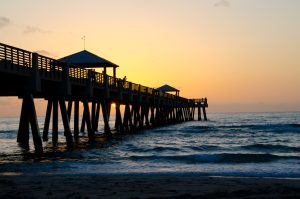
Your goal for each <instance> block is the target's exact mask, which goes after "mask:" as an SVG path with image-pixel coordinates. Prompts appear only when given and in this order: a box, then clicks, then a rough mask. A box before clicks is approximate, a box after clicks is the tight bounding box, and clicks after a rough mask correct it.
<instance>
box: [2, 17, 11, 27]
mask: <svg viewBox="0 0 300 199" xmlns="http://www.w3.org/2000/svg"><path fill="white" fill-rule="evenodd" d="M9 24H10V20H9V18H7V17H0V28H3V27H5V26H7V25H9Z"/></svg>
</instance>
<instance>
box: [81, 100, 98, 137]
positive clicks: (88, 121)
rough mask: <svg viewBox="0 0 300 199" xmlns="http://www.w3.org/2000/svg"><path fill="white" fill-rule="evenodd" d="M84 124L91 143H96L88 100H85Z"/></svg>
mask: <svg viewBox="0 0 300 199" xmlns="http://www.w3.org/2000/svg"><path fill="white" fill-rule="evenodd" d="M83 107H84V110H83V123H86V127H87V130H88V137H89V141H90V142H91V141H94V139H95V132H94V131H93V129H92V124H91V117H90V109H89V104H88V100H87V99H85V100H83Z"/></svg>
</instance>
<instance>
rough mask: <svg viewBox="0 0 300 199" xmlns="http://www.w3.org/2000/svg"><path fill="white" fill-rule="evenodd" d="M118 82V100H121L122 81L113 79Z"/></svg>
mask: <svg viewBox="0 0 300 199" xmlns="http://www.w3.org/2000/svg"><path fill="white" fill-rule="evenodd" d="M115 80H117V81H118V92H119V100H122V99H123V87H124V85H123V83H124V82H123V80H122V79H115Z"/></svg>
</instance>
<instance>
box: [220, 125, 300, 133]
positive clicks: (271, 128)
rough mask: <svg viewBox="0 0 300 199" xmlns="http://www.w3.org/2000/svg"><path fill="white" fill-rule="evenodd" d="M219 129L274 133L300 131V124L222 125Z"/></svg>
mask: <svg viewBox="0 0 300 199" xmlns="http://www.w3.org/2000/svg"><path fill="white" fill-rule="evenodd" d="M216 128H219V129H229V130H232V129H240V130H242V129H248V130H255V131H264V132H273V133H286V132H288V133H289V132H292V133H300V124H255V125H248V124H247V125H221V126H217V127H216Z"/></svg>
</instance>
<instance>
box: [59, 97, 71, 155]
mask: <svg viewBox="0 0 300 199" xmlns="http://www.w3.org/2000/svg"><path fill="white" fill-rule="evenodd" d="M59 105H60V112H61V117H62V120H63V125H64V130H65V137H66V141H67V146H68V148H69V149H71V148H73V137H72V133H71V128H70V123H69V121H70V120H69V116H68V112H67V108H66V103H65V99H64V98H62V97H61V98H59Z"/></svg>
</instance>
